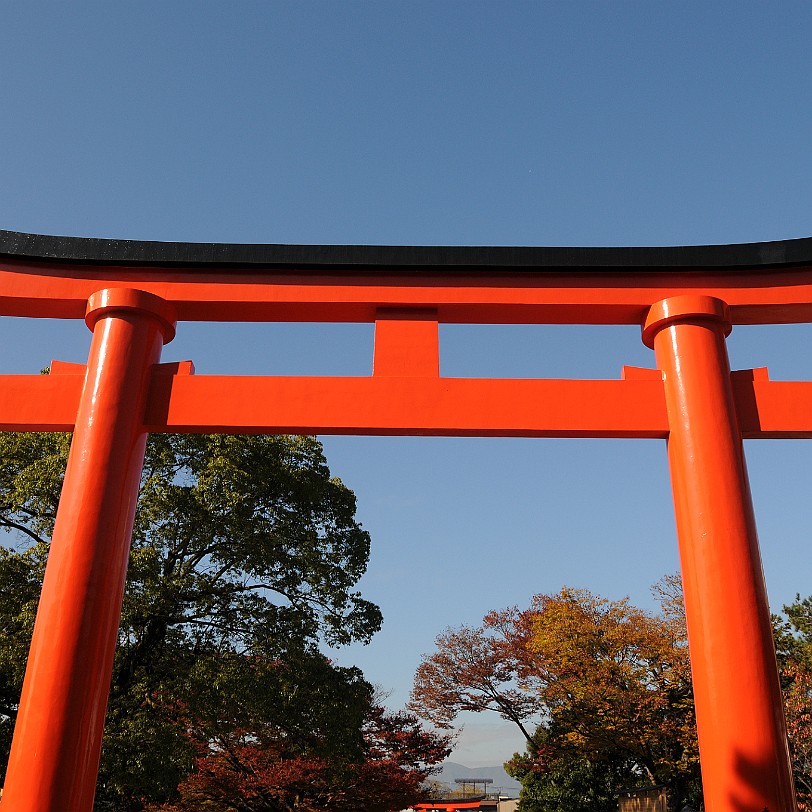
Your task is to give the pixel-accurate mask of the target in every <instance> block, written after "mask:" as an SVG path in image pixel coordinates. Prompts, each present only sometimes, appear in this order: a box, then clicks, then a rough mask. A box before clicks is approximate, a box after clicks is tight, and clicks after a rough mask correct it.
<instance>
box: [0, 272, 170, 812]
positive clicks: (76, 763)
mask: <svg viewBox="0 0 812 812" xmlns="http://www.w3.org/2000/svg"><path fill="white" fill-rule="evenodd" d="M86 322H87V325H88V327H90V329H91V330H93V339H92V342H91V347H90V356H89V358H88V365H87V377H86V380H85V385H84V390H83V393H82V398H81V401H80V405H79V411H78V414H77V417H76V429H75V432H74V436H73V443H72V445H71V451H70V457H69V460H68V467H67V470H66V472H65V481H64V485H63V487H62V497H61V499H60V502H59V509H58V511H57V515H56V524H55V527H54V533H53V539H52V542H51V550H50V553H49V556H48V565H47V568H46V571H45V580H44V583H43V587H42V595H41V597H40V603H39V610H38V612H37V620H36V624H35V627H34V637H33V640H32V641H31V650H30V653H29V658H28V666H27V670H26V674H25V681H24V683H23V693H22V698H21V700H20V709H19V714H18V717H17V726H16V728H15V731H14V740H13V742H12V747H11V756H10V759H9V766H8V774H7V776H6V782H5V787H4V792H3V799H2V802H0V804H1V805H2V809H3V812H90V810H91V809H92V808H93V796H94V793H95V789H96V777H97V773H98V767H99V754H100V751H101V739H102V730H103V727H104V716H105V711H106V707H107V697H108V693H109V690H110V676H111V671H112V664H113V651H114V648H115V644H116V636H117V632H118V623H119V618H120V614H121V601H122V596H123V592H124V579H125V576H126V572H127V560H128V556H129V545H130V537H131V534H132V526H133V517H134V514H135V504H136V499H137V496H138V487H139V480H140V476H141V469H142V467H143V463H144V448H145V444H146V433H145V432H144V429H143V415H144V411H145V406H146V399H147V394H148V388H149V381H150V371H151V368H152V365H153V364H155V363H156V362H157V361H158V360H159V358H160V353H161V347H162V345H163V344H164V342H165V341H170V340H171V339H172V338H173V336H174V332H175V328H174V315H173V312H172V308H171V305H169V304H168V303H166V302H165V301H164V300H163V299H160V298H158V297H157V296H153V295H152V294H149V293H145V292H143V291H138V290H130V289H126V288H115V289H109V290H102V291H99V292H98V293H95V294H93V296H91V297H90V300H89V302H88V307H87V316H86Z"/></svg>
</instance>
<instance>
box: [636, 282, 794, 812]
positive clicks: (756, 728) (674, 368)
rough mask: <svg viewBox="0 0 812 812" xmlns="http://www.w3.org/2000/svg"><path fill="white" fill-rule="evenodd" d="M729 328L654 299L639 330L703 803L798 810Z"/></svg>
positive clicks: (700, 311) (706, 313)
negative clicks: (676, 550) (659, 427)
mask: <svg viewBox="0 0 812 812" xmlns="http://www.w3.org/2000/svg"><path fill="white" fill-rule="evenodd" d="M729 332H730V322H729V320H728V316H727V307H726V305H725V304H724V303H723V302H721V301H720V300H718V299H714V298H711V297H707V296H677V297H673V298H670V299H666V300H664V301H662V302H660V303H658V304H656V305H654V307H652V309H651V312H650V314H649V317H648V319H647V321H646V325H645V327H644V331H643V340H644V341H645V342H646V343H647V344H648V345H649V346H653V348H654V350H655V353H656V357H657V365H658V366H659V368H660V369H661V370H662V372H663V373H664V374H663V379H664V386H665V396H666V405H667V409H668V418H669V431H670V433H669V440H668V459H669V464H670V468H671V479H672V486H673V492H674V505H675V511H676V523H677V533H678V537H679V546H680V557H681V561H682V579H683V585H684V591H685V610H686V615H687V624H688V639H689V645H690V652H691V667H692V673H693V684H694V699H695V703H696V717H697V730H698V734H699V751H700V758H701V762H702V781H703V788H704V796H705V806H706V809H708V810H709V812H745V811H746V812H764V810H768V812H794V810H796V809H797V807H796V804H795V798H794V790H793V782H792V773H791V769H790V762H789V752H788V745H787V734H786V724H785V721H784V714H783V708H782V700H781V690H780V686H779V682H778V671H777V667H776V660H775V649H774V644H773V637H772V629H771V625H770V612H769V607H768V603H767V593H766V588H765V585H764V575H763V572H762V567H761V557H760V553H759V549H758V538H757V534H756V526H755V519H754V515H753V507H752V501H751V497H750V487H749V483H748V478H747V471H746V468H745V461H744V452H743V446H742V440H741V434H740V432H739V427H738V422H737V419H736V413H735V408H734V402H733V394H732V389H731V383H730V368H729V364H728V358H727V350H726V347H725V336H726V335H727V333H729Z"/></svg>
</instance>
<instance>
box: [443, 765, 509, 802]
mask: <svg viewBox="0 0 812 812" xmlns="http://www.w3.org/2000/svg"><path fill="white" fill-rule="evenodd" d="M457 778H492V779H493V783H492V784H489V785H488V787H487V791H488V792H494V791H496V788H497V787H499V788H500V792H501V794H503V795H514V796H518V795H519V790H520V789H521V788H522V785H521V784H520V783H519V782H518V781H517V780H516V779H515V778H511V777H510V776H509V775H508V774H507V773H506V772H505V769H504V767H502V766H501V765H499V766H498V767H466V766H465V765H464V764H458V763H457V762H455V761H444V762H443V768H442V770H441V771H440V772H439V773H435V774H434V775H432V776H431V780H432V781H439V782H440V783H442V784H448V786H449V787H451V789H458V787H457V784H456V783H455V779H457ZM481 786H482V785H481V784H480V787H481Z"/></svg>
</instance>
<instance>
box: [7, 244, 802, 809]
mask: <svg viewBox="0 0 812 812" xmlns="http://www.w3.org/2000/svg"><path fill="white" fill-rule="evenodd" d="M0 315H8V316H26V317H34V318H36V317H40V318H42V317H51V318H74V319H81V318H83V319H85V321H86V323H87V325H88V327H89V328H90V330H91V331H92V337H91V340H90V351H89V356H88V362H87V365H78V364H66V363H60V362H58V361H55V362H54V363H53V365H52V367H51V374H50V375H48V376H42V375H0V430H3V431H73V432H74V439H73V443H72V447H71V453H70V458H69V461H68V468H67V471H66V473H65V481H64V486H63V490H62V497H61V500H60V505H59V510H58V513H57V518H56V525H55V528H54V532H53V537H52V543H51V551H50V554H49V560H48V565H47V569H46V573H45V580H44V583H43V589H42V595H41V599H40V605H39V611H38V615H37V621H36V625H35V629H34V636H33V640H32V644H31V652H30V655H29V660H28V668H27V672H26V676H25V682H24V685H23V693H22V698H21V701H20V707H19V712H18V717H17V724H16V728H15V733H14V740H13V743H12V751H11V757H10V760H9V766H8V773H7V777H6V783H5V787H4V794H3V798H2V801H0V807H1V808H2V812H90V810H91V809H92V807H93V796H94V791H95V783H96V775H97V771H98V762H99V753H100V749H101V738H102V729H103V725H104V713H105V708H106V703H107V696H108V691H109V682H110V674H111V668H112V661H113V651H114V646H115V641H116V633H117V627H118V621H119V617H120V610H121V600H122V595H123V589H124V580H125V575H126V567H127V558H128V551H129V543H130V536H131V532H132V523H133V516H134V512H135V506H136V499H137V494H138V487H139V480H140V475H141V469H142V465H143V457H144V448H145V443H146V437H147V434H148V433H149V432H230V433H251V432H253V433H308V434H309V433H314V434H315V433H322V434H378V435H433V436H490V437H497V436H499V437H648V438H662V439H666V440H667V447H668V457H669V465H670V470H671V479H672V487H673V493H674V504H675V512H676V522H677V533H678V539H679V546H680V557H681V566H682V577H683V585H684V591H685V604H686V614H687V621H688V636H689V645H690V650H691V659H692V669H693V681H694V695H695V702H696V715H697V728H698V734H699V746H700V755H701V761H702V775H703V787H704V795H705V803H706V808H707V809H708V810H710V812H744V810H748V811H749V810H752V812H764V810H767V812H791V810H795V808H796V806H795V800H794V790H793V785H792V775H791V771H790V765H789V753H788V746H787V736H786V726H785V722H784V717H783V712H782V707H781V693H780V687H779V683H778V674H777V669H776V662H775V652H774V649H773V643H772V634H771V627H770V615H769V608H768V605H767V597H766V590H765V586H764V579H763V575H762V570H761V562H760V554H759V551H758V541H757V535H756V528H755V521H754V517H753V509H752V504H751V499H750V492H749V485H748V481H747V474H746V468H745V463H744V455H743V449H742V438H759V437H766V438H771V437H779V438H809V437H812V382H809V381H801V382H786V381H771V380H770V379H769V376H768V374H767V371H766V370H763V369H755V370H743V371H738V372H733V373H731V371H730V368H729V364H728V357H727V351H726V347H725V338H726V336H727V335H728V333H729V332H730V330H731V329H732V326H733V325H735V324H772V323H789V322H812V239H801V240H785V241H780V242H770V243H751V244H746V245H726V246H691V247H667V248H500V247H480V248H476V247H393V246H389V247H387V246H315V245H314V246H296V245H221V244H190V243H156V242H136V241H127V240H99V239H84V238H72V237H48V236H41V235H32V234H19V233H15V232H8V231H5V232H4V231H0ZM183 321H234V322H237V321H253V322H260V321H268V322H270V321H277V322H281V321H285V322H296V321H307V322H374V324H375V342H374V356H373V374H372V375H371V376H365V377H308V376H284V377H280V376H264V377H259V376H257V377H237V376H219V375H218V376H205V375H195V374H194V368H193V366H192V364H191V362H185V361H181V362H177V363H169V364H167V363H164V364H162V363H160V355H161V350H162V347H163V345H164V344H165V343H167V342H169V341H171V340H172V338H173V337H174V335H175V330H176V329H177V323H178V322H183ZM440 323H470V324H497V323H498V324H542V323H544V324H636V325H639V326H640V327H641V329H642V340H643V341H644V342H645V344H646V345H647V346H649V347H650V348H652V349H653V350H654V359H655V368H652V369H639V368H629V367H626V368H624V370H623V372H622V375H621V377H620V378H619V379H618V380H603V381H592V380H589V381H587V380H517V379H460V378H445V377H441V376H440V374H439V338H438V335H439V328H438V325H439V324H440Z"/></svg>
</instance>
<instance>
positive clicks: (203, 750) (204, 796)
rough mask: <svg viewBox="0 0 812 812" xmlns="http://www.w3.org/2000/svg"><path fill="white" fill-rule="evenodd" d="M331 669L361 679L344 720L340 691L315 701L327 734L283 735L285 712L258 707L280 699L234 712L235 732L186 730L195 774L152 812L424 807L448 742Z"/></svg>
mask: <svg viewBox="0 0 812 812" xmlns="http://www.w3.org/2000/svg"><path fill="white" fill-rule="evenodd" d="M251 667H252V668H254V667H257V666H256V665H254V664H252V665H251ZM258 667H259V668H261V669H262V670H264V671H265V674H266V677H267V676H271V678H272V680H276V679H279V678H280V675H279V674H276V673H275V672H276V671H279V670H281V672H282V678H283V679H285V678H286V677H284V674H285V673H286V672H287V671H289V667H288V665H287V664H286V665H280V664H275V665H272V666H268V665H267V664H262V665H259V666H258ZM333 670H334V672H335V674H336V675H340V676H341V678H344V679H349V680H350V682H352V681H353V680H354V687H355V688H356V690H355V692H354V693H353V695H352V699H353V701H352V702H350V703H346V704H345V705H344V707H343V710H342V712H341V713H339V714H336V713H335V710H334V709H332V708H331V703H333V702H335V700H336V699H337V698H338V699H341V697H342V693H341V692H338V694H337V695H334V694H333V693H332V692H327V691H323V692H322V695H321V696H310V697H308V699H307V702H308V707H309V708H310V709H311V710H310V715H313V714H315V715H317V716H324V717H325V718H328V717H329V723H330V724H329V726H328V727H327V728H324V729H320V728H319V726H318V725H313V726H312V727H307V728H305V727H300V728H299V729H298V730H295V731H292V730H290V729H283V728H280V726H279V725H278V723H277V722H276V721H275V720H274V719H273V717H274V716H276V717H277V718H278V716H279V714H278V711H274V710H272V711H271V713H268V712H267V711H265V710H264V709H262V708H258V707H257V703H259V704H260V705H261V704H262V703H263V702H267V697H268V696H269V695H271V694H272V693H276V692H265V693H263V695H262V697H259V698H258V699H257V698H254V699H251V698H249V699H247V700H242V701H240V702H239V703H237V704H236V705H233V706H232V708H231V711H232V713H234V718H233V719H232V720H231V722H232V723H231V724H229V725H225V726H224V725H223V723H222V719H218V720H216V723H215V724H211V723H210V724H208V725H206V724H202V725H201V724H189V730H190V738H191V739H192V741H193V743H194V745H195V747H196V750H197V754H198V757H197V759H196V761H195V769H194V770H193V771H192V772H191V773H190V774H189V775H188V776H187V777H186V778H185V779H184V780H183V781H182V782H181V784H180V787H179V790H180V798H179V799H178V800H177V801H175V802H172V803H169V804H165V805H160V806H157V807H151V809H153V810H155V811H156V812H157V810H161V811H162V812H195V811H196V810H200V809H209V808H211V809H217V810H224V811H225V810H235V811H236V810H239V812H298V811H299V810H308V812H311V811H312V810H338V811H339V812H340V810H347V812H350V810H357V809H365V810H369V812H389V811H390V810H393V809H402V808H404V807H406V806H410V805H411V804H413V803H416V802H417V801H419V800H422V799H423V798H424V797H425V795H426V792H425V791H424V790H423V789H422V788H421V787H422V784H423V782H424V781H425V779H426V777H427V775H428V774H429V772H430V769H431V765H433V764H436V763H437V762H439V761H442V760H443V759H444V758H445V757H446V756H447V755H448V753H449V749H450V748H449V741H450V738H449V737H447V736H438V735H436V734H433V733H429V732H426V731H424V730H423V729H422V728H421V727H420V725H419V723H418V722H417V720H416V719H415V718H414V717H412V716H410V715H408V714H405V713H396V714H393V713H388V712H386V711H384V709H383V708H382V707H381V706H380V705H379V704H377V702H376V700H375V696H374V692H373V691H372V689H371V686H369V684H368V683H365V682H363V681H358V679H357V677H358V676H359V674H358V672H357V670H355V669H333ZM296 672H297V673H296V674H295V675H294V677H295V678H296V679H298V678H299V673H298V668H297V669H296ZM308 684H310V681H308ZM345 696H346V694H345ZM314 702H315V703H316V704H313V703H314ZM258 710H259V711H260V712H259V713H257V711H258ZM331 739H332V741H330V740H331Z"/></svg>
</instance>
